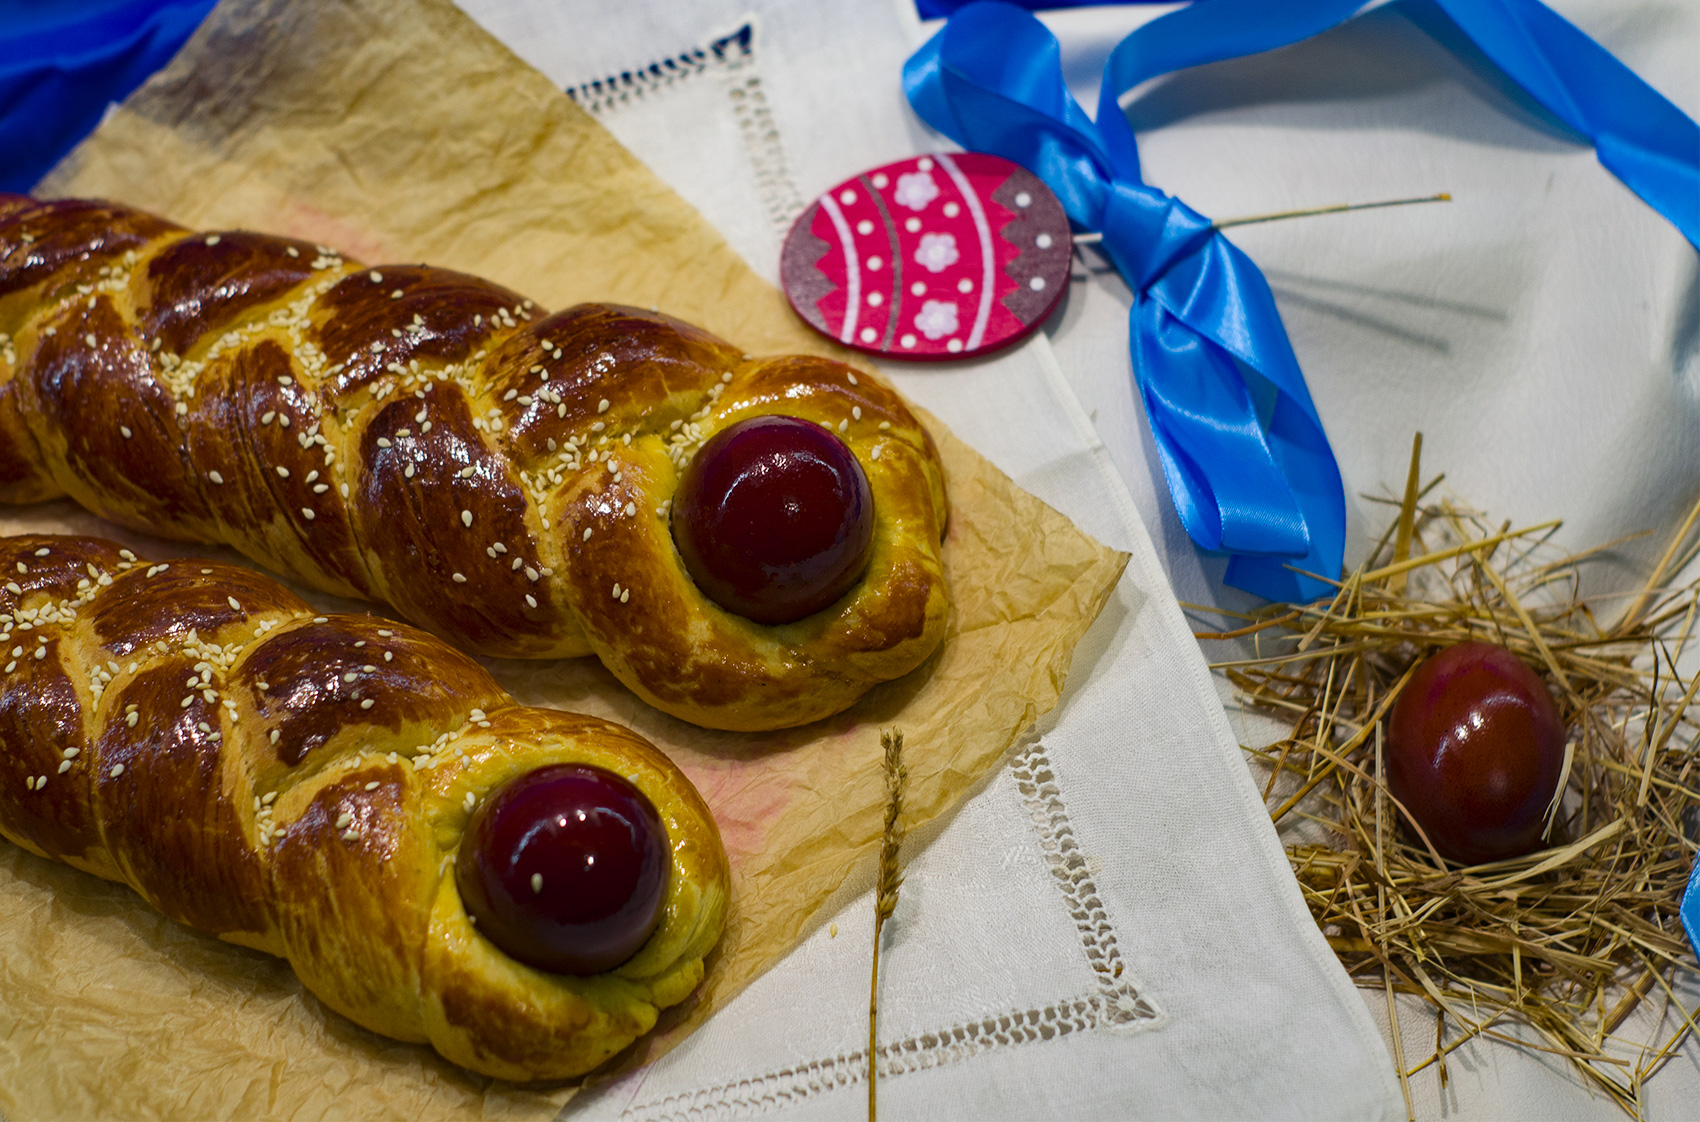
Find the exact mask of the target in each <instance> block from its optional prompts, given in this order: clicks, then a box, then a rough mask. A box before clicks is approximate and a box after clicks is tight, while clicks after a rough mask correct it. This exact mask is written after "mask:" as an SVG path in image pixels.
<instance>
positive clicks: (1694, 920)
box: [1682, 858, 1700, 954]
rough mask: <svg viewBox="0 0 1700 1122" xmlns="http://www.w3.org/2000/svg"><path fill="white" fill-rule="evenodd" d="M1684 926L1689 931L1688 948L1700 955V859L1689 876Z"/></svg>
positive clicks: (1684, 903) (1683, 918)
mask: <svg viewBox="0 0 1700 1122" xmlns="http://www.w3.org/2000/svg"><path fill="white" fill-rule="evenodd" d="M1682 926H1683V927H1685V928H1687V930H1688V946H1689V949H1690V950H1692V951H1694V953H1695V954H1700V858H1696V859H1695V861H1694V871H1693V872H1692V873H1690V874H1689V876H1688V892H1687V894H1686V895H1684V896H1683V898H1682Z"/></svg>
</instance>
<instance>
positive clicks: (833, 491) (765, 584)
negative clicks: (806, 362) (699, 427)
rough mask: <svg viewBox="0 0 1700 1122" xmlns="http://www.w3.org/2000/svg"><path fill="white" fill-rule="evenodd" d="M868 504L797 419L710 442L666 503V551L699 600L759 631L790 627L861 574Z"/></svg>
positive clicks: (770, 419) (824, 438)
mask: <svg viewBox="0 0 1700 1122" xmlns="http://www.w3.org/2000/svg"><path fill="white" fill-rule="evenodd" d="M873 540H874V498H873V492H872V491H871V490H870V489H869V487H868V477H867V475H866V474H864V473H863V471H862V465H861V464H858V463H857V462H856V457H855V456H854V455H853V454H852V453H851V451H850V449H849V448H846V447H845V446H844V442H843V441H841V440H839V439H838V437H837V436H835V435H834V434H832V433H830V432H828V431H827V430H826V429H824V428H822V427H821V426H820V425H816V424H811V423H810V422H808V421H803V420H799V419H797V418H796V417H783V416H765V417H751V418H749V419H747V420H743V421H739V422H737V423H736V424H733V425H728V426H727V427H726V428H725V429H723V430H722V431H720V432H718V433H716V434H715V435H714V436H713V437H712V438H711V439H710V440H709V441H708V443H706V444H704V445H703V446H702V449H701V451H699V452H698V453H697V454H696V457H695V458H694V459H693V460H692V461H691V464H690V467H688V468H687V469H686V470H685V477H684V479H683V480H681V481H680V484H679V492H678V495H677V496H676V497H675V498H674V500H673V541H674V544H676V545H677V546H678V548H679V556H680V558H681V559H682V560H683V561H684V563H685V570H686V571H687V572H688V573H690V575H691V579H692V580H693V581H695V582H696V586H697V587H698V588H699V589H701V590H702V592H703V595H705V596H707V597H708V598H709V599H710V600H713V601H714V602H715V603H716V604H719V605H720V606H721V607H723V608H725V609H726V610H727V611H729V612H736V613H737V614H738V615H741V616H744V617H746V618H748V619H753V620H755V621H756V622H757V623H791V622H793V621H795V620H799V619H802V618H803V617H804V616H807V615H812V614H814V613H815V612H818V611H820V610H821V609H822V608H824V607H826V606H827V605H829V604H831V603H832V602H833V601H835V600H837V599H838V598H839V597H840V596H843V595H844V594H845V593H846V592H848V591H849V590H850V588H851V586H852V585H854V584H855V583H856V581H857V580H858V579H859V578H860V577H861V575H862V570H864V569H865V568H867V565H868V556H869V554H870V552H871V551H872V549H873Z"/></svg>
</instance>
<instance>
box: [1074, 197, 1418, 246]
mask: <svg viewBox="0 0 1700 1122" xmlns="http://www.w3.org/2000/svg"><path fill="white" fill-rule="evenodd" d="M1451 201H1452V195H1451V193H1450V192H1447V191H1442V192H1441V193H1440V194H1438V195H1424V196H1423V197H1422V198H1420V199H1384V200H1383V201H1381V202H1379V203H1334V204H1333V205H1331V206H1319V207H1311V208H1310V209H1308V210H1282V211H1276V212H1275V213H1274V214H1252V215H1247V216H1246V217H1244V218H1224V219H1222V220H1221V221H1219V222H1212V223H1211V224H1210V227H1211V229H1213V230H1225V229H1227V228H1228V227H1229V226H1249V225H1251V224H1252V223H1254V222H1274V221H1277V220H1278V219H1282V218H1309V217H1310V216H1312V215H1315V214H1340V213H1341V212H1343V211H1348V210H1376V209H1378V208H1380V207H1386V206H1410V205H1412V204H1413V203H1449V202H1451ZM1103 240H1104V235H1103V234H1101V233H1099V232H1098V231H1096V230H1090V231H1087V232H1086V233H1084V234H1076V235H1074V244H1075V245H1097V244H1098V243H1099V242H1101V241H1103Z"/></svg>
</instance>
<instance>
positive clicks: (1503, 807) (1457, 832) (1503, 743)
mask: <svg viewBox="0 0 1700 1122" xmlns="http://www.w3.org/2000/svg"><path fill="white" fill-rule="evenodd" d="M1564 739H1565V733H1564V725H1563V724H1562V723H1561V722H1560V721H1559V717H1558V709H1557V707H1556V706H1555V705H1554V704H1553V701H1552V695H1551V694H1550V693H1548V692H1547V688H1546V684H1545V683H1543V682H1542V681H1541V679H1540V678H1539V676H1537V675H1536V674H1535V672H1534V671H1533V670H1531V669H1529V667H1528V666H1527V665H1525V664H1524V663H1523V661H1522V660H1521V659H1519V658H1518V657H1517V656H1516V655H1514V654H1512V653H1511V652H1510V651H1508V650H1506V649H1505V648H1504V647H1500V646H1495V645H1493V644H1491V643H1459V644H1458V645H1457V646H1453V647H1448V648H1446V649H1445V650H1443V651H1441V652H1440V653H1438V654H1436V655H1434V656H1433V657H1431V658H1429V659H1428V660H1427V661H1426V662H1424V663H1423V664H1422V665H1421V666H1419V667H1418V668H1417V672H1416V673H1415V674H1413V675H1412V676H1411V680H1410V681H1409V682H1408V683H1406V685H1405V689H1404V691H1403V692H1402V693H1401V694H1400V695H1399V700H1398V701H1396V702H1394V703H1393V714H1392V718H1391V720H1390V721H1389V724H1388V741H1387V755H1386V765H1387V786H1388V790H1389V791H1391V792H1392V794H1393V797H1394V798H1396V799H1398V800H1399V801H1400V802H1401V803H1402V804H1404V806H1405V808H1406V809H1407V810H1409V811H1410V812H1411V814H1412V816H1413V817H1415V818H1416V820H1417V821H1418V822H1419V823H1420V824H1421V825H1422V828H1423V832H1424V833H1426V834H1427V835H1428V837H1429V840H1430V841H1432V842H1433V843H1434V847H1435V849H1437V850H1438V851H1439V852H1440V854H1441V856H1443V857H1446V858H1448V859H1450V860H1453V861H1458V862H1461V863H1463V864H1466V865H1477V864H1482V863H1484V862H1488V861H1498V860H1501V859H1503V858H1506V857H1515V856H1517V855H1519V854H1522V853H1527V852H1529V851H1530V850H1531V849H1534V848H1535V846H1536V845H1537V844H1539V843H1540V840H1541V831H1542V829H1543V827H1544V825H1545V817H1546V811H1547V807H1548V805H1549V804H1550V803H1551V802H1552V797H1553V792H1554V791H1555V790H1556V789H1557V787H1558V780H1559V772H1560V770H1561V769H1562V767H1563V764H1564Z"/></svg>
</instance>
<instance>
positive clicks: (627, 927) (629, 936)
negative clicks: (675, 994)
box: [455, 764, 670, 975]
mask: <svg viewBox="0 0 1700 1122" xmlns="http://www.w3.org/2000/svg"><path fill="white" fill-rule="evenodd" d="M669 867H670V864H669V861H668V845H667V830H666V828H665V827H664V826H663V825H662V824H661V819H660V817H659V816H658V815H657V814H656V813H655V807H654V806H653V805H652V804H651V803H650V801H649V800H648V799H647V798H645V797H644V795H643V792H641V791H639V790H638V789H637V788H636V787H634V786H632V785H631V784H630V783H628V782H627V781H626V780H624V779H622V778H621V777H620V776H618V775H615V774H614V773H613V772H611V771H606V770H604V769H602V768H598V767H590V766H587V765H580V764H552V765H549V766H547V767H540V768H536V769H534V770H532V771H528V772H526V773H525V774H524V775H521V776H519V777H518V778H517V779H514V780H511V781H510V782H508V783H507V784H505V785H504V786H502V787H501V788H499V789H498V790H497V791H496V792H495V793H494V794H493V795H491V796H490V797H489V798H488V799H486V800H485V801H484V803H483V804H482V805H481V806H479V808H478V810H477V811H476V812H475V813H474V814H473V816H472V820H471V821H470V822H469V823H468V824H467V828H466V835H465V838H464V840H463V841H462V842H461V847H460V854H459V856H458V858H457V859H456V862H455V884H456V887H458V888H459V889H460V895H461V900H462V902H463V903H464V905H465V907H466V911H467V914H468V915H470V916H471V917H473V919H474V920H475V922H476V924H477V927H478V931H479V934H481V935H483V936H484V937H485V938H486V939H489V940H490V941H491V942H492V943H494V944H496V946H497V947H499V948H501V950H502V951H503V952H504V953H506V954H507V955H508V956H509V957H511V958H515V959H518V960H519V961H520V962H523V963H525V964H526V965H528V966H535V967H536V968H537V969H539V970H547V971H550V972H551V973H556V974H581V975H582V974H600V973H602V972H603V971H604V970H612V969H613V968H614V967H616V966H618V965H620V964H621V963H622V962H624V961H626V960H627V959H628V958H630V957H632V955H634V954H636V953H637V952H638V950H639V949H640V948H641V947H642V946H643V945H644V943H645V942H647V941H648V940H649V936H650V934H651V932H653V931H654V930H655V926H656V924H657V923H659V922H660V918H661V903H662V899H663V898H664V897H665V896H666V892H667V872H668V869H669Z"/></svg>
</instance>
